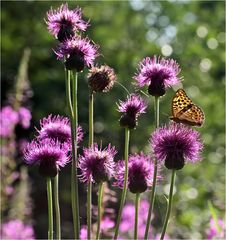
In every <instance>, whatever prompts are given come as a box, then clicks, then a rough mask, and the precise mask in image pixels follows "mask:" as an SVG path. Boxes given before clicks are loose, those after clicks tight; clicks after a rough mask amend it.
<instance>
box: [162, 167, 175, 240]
mask: <svg viewBox="0 0 226 240" xmlns="http://www.w3.org/2000/svg"><path fill="white" fill-rule="evenodd" d="M175 176H176V170H175V169H173V170H172V176H171V183H170V192H169V203H168V206H167V212H166V217H165V220H164V224H163V228H162V234H161V237H160V240H163V239H164V236H165V233H166V228H167V225H168V223H169V217H170V212H171V208H172V201H173V186H174V179H175Z"/></svg>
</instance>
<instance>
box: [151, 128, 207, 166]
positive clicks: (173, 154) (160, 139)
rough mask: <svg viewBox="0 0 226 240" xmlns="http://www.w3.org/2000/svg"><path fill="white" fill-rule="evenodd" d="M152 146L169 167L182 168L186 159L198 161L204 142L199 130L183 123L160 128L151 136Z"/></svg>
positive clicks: (158, 157)
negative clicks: (201, 139)
mask: <svg viewBox="0 0 226 240" xmlns="http://www.w3.org/2000/svg"><path fill="white" fill-rule="evenodd" d="M150 142H151V146H152V149H153V152H154V155H155V156H156V158H157V159H158V160H159V161H165V166H166V167H167V168H168V169H176V170H179V169H182V168H183V167H184V164H185V160H186V161H189V162H193V163H195V162H197V161H198V160H200V158H201V157H200V153H201V150H202V148H203V144H202V143H201V141H200V135H199V133H198V132H197V131H195V130H193V129H191V128H188V127H186V126H184V125H183V124H176V123H173V124H170V125H168V126H164V127H162V128H158V129H157V130H156V131H155V132H154V133H153V134H152V136H151V139H150Z"/></svg>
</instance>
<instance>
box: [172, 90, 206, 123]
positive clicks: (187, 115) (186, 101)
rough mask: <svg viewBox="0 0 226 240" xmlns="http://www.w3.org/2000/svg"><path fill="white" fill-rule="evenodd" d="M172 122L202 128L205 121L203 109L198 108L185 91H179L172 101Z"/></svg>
mask: <svg viewBox="0 0 226 240" xmlns="http://www.w3.org/2000/svg"><path fill="white" fill-rule="evenodd" d="M172 115H173V116H172V117H170V119H171V120H173V121H174V122H177V123H183V124H187V125H190V126H198V127H201V126H202V125H203V123H204V120H205V115H204V112H203V111H202V109H201V108H200V107H198V106H196V105H195V104H194V103H193V102H192V100H191V99H190V98H189V97H188V96H187V94H186V93H185V91H184V90H183V89H178V90H177V92H176V94H175V96H174V97H173V100H172Z"/></svg>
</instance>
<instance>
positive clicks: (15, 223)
mask: <svg viewBox="0 0 226 240" xmlns="http://www.w3.org/2000/svg"><path fill="white" fill-rule="evenodd" d="M1 239H5V240H6V239H9V240H14V239H26V240H33V239H35V237H34V230H33V228H32V226H31V225H28V224H24V223H23V222H22V221H21V220H11V221H8V222H7V223H3V224H2V228H1Z"/></svg>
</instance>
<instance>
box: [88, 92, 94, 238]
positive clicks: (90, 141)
mask: <svg viewBox="0 0 226 240" xmlns="http://www.w3.org/2000/svg"><path fill="white" fill-rule="evenodd" d="M92 145H93V93H92V92H90V95H89V146H90V147H91V146H92ZM91 225H92V181H91V180H89V182H88V185H87V239H91Z"/></svg>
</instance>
